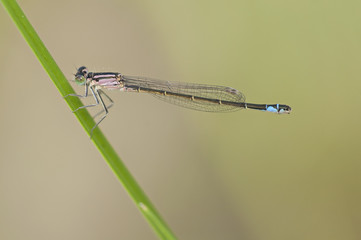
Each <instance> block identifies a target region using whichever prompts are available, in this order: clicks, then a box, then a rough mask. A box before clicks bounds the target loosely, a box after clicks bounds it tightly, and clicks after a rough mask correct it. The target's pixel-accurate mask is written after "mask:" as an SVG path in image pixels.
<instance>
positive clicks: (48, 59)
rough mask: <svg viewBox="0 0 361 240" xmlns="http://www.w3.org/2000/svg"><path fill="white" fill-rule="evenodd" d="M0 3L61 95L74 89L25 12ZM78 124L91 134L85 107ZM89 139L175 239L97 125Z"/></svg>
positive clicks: (159, 227) (74, 101)
mask: <svg viewBox="0 0 361 240" xmlns="http://www.w3.org/2000/svg"><path fill="white" fill-rule="evenodd" d="M1 2H2V4H3V6H4V7H5V9H6V10H7V12H8V13H9V15H10V16H11V18H12V19H13V21H14V22H15V24H16V26H17V28H18V29H19V31H20V32H21V34H22V35H23V37H24V38H25V40H26V41H27V43H28V44H29V46H30V47H31V49H32V50H33V52H34V53H35V55H36V57H37V58H38V60H39V61H40V63H41V64H42V65H43V67H44V69H45V70H46V72H47V73H48V75H49V77H50V78H51V79H52V81H53V83H54V84H55V86H56V87H57V88H58V90H59V92H60V93H61V95H62V96H66V95H67V94H70V93H74V90H73V88H72V87H71V85H70V84H69V82H68V80H67V79H66V78H65V76H64V74H63V73H62V72H61V71H60V69H59V67H58V65H57V64H56V62H55V61H54V59H53V57H52V56H51V55H50V53H49V51H48V50H47V49H46V47H45V45H44V44H43V42H42V41H41V40H40V38H39V36H38V35H37V33H36V32H35V30H34V28H33V27H32V26H31V24H30V22H29V21H28V19H27V18H26V16H25V14H24V13H23V11H22V10H21V8H20V6H19V5H18V4H17V2H16V1H15V0H1ZM64 99H65V101H66V102H67V103H68V105H69V107H70V109H71V110H72V111H74V110H75V109H77V108H78V107H80V106H82V103H81V101H80V100H79V99H78V98H76V97H67V98H64ZM75 116H76V117H77V118H78V120H79V122H80V124H81V125H82V126H83V128H84V129H85V131H86V132H87V133H88V135H90V131H91V129H92V127H93V126H94V124H95V122H94V120H93V119H92V117H91V116H90V114H89V112H88V111H87V110H86V109H82V110H79V111H76V112H75ZM92 141H93V143H94V144H95V146H96V147H97V149H98V150H99V152H100V153H101V155H102V156H103V157H104V159H105V160H106V162H107V163H108V165H109V166H110V168H111V169H112V170H113V172H114V173H115V175H116V176H117V177H118V179H119V181H120V182H121V183H122V184H123V186H124V187H125V189H126V190H127V192H128V194H129V195H130V196H131V198H132V199H133V201H134V202H135V204H136V205H137V207H138V209H139V210H140V211H141V212H142V214H143V215H144V217H145V218H146V219H147V220H148V223H149V224H150V225H151V226H152V227H153V229H154V231H155V232H156V233H157V235H158V236H159V237H160V238H161V239H176V238H175V236H174V235H173V233H172V231H171V229H170V228H169V227H168V226H167V224H166V223H165V222H164V220H163V219H162V218H161V216H160V215H159V214H158V212H157V211H156V209H155V207H154V206H153V204H152V203H151V202H150V200H149V199H148V197H147V196H146V195H145V193H144V192H143V190H142V189H141V188H140V186H139V185H138V183H137V182H136V181H135V179H134V178H133V176H132V175H131V174H130V172H129V171H128V170H127V168H126V167H125V165H124V164H123V162H122V161H121V159H120V158H119V156H118V155H117V154H116V152H115V151H114V149H113V147H112V146H111V145H110V143H109V142H108V140H107V139H106V138H105V136H104V135H103V133H102V132H101V131H100V130H99V128H96V129H95V130H94V132H93V136H92Z"/></svg>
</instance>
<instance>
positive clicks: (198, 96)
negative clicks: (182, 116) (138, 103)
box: [122, 76, 245, 112]
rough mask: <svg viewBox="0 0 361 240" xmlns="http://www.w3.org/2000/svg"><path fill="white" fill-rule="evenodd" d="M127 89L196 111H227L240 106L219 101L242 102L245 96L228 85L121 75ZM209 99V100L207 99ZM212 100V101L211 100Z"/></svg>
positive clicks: (237, 108)
mask: <svg viewBox="0 0 361 240" xmlns="http://www.w3.org/2000/svg"><path fill="white" fill-rule="evenodd" d="M122 77H123V78H122V79H123V80H124V87H126V88H127V89H130V90H133V91H138V90H141V92H147V93H149V94H151V95H153V96H154V97H157V98H159V99H161V100H163V101H166V102H169V103H172V104H175V105H178V106H181V107H185V108H190V109H193V110H198V111H205V112H229V111H235V110H239V109H242V107H241V106H234V105H227V104H220V103H219V101H221V102H222V101H223V102H232V103H235V105H237V103H240V104H241V103H244V102H245V96H244V95H243V94H242V93H241V92H239V91H238V90H236V89H234V88H230V87H223V86H214V85H206V84H195V83H184V82H170V81H162V80H157V79H151V78H143V77H131V76H122ZM207 99H208V100H211V101H207ZM212 100H214V101H212Z"/></svg>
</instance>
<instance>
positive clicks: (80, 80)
mask: <svg viewBox="0 0 361 240" xmlns="http://www.w3.org/2000/svg"><path fill="white" fill-rule="evenodd" d="M87 74H88V69H87V68H86V67H84V66H82V67H80V68H78V71H77V72H76V74H75V82H76V83H77V84H79V85H84V84H85V83H86V78H87Z"/></svg>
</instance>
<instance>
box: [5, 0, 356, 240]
mask: <svg viewBox="0 0 361 240" xmlns="http://www.w3.org/2000/svg"><path fill="white" fill-rule="evenodd" d="M19 4H20V5H21V6H22V7H23V10H24V11H25V13H26V15H27V16H28V18H29V20H30V21H31V23H32V24H33V26H34V27H35V28H36V30H37V32H38V33H39V35H40V37H41V38H42V40H43V41H44V43H45V45H46V46H47V47H48V49H49V51H50V52H51V53H52V54H53V57H54V58H55V60H56V61H57V63H58V64H59V66H60V67H61V69H62V70H63V71H64V73H65V74H66V75H67V77H69V79H70V78H71V77H72V74H73V73H74V72H75V70H76V67H79V66H82V65H86V66H88V68H89V69H90V70H92V71H103V70H109V71H120V72H122V73H124V74H128V75H140V76H148V77H154V78H159V79H165V80H173V81H188V82H196V83H209V84H218V85H225V86H231V87H234V88H237V89H239V90H241V91H242V92H243V93H244V94H245V95H246V96H247V100H248V101H249V102H254V103H284V104H289V105H290V106H291V107H292V108H293V112H292V114H290V115H287V116H283V115H282V116H279V115H275V114H268V113H262V112H257V111H251V110H244V111H239V112H235V113H228V114H211V113H203V112H196V111H191V110H187V109H182V108H179V107H176V106H172V105H170V104H167V103H164V102H162V101H159V100H157V99H155V98H152V97H151V96H147V95H141V94H132V93H119V92H117V91H113V92H110V93H109V94H110V95H111V97H112V98H113V99H114V100H115V102H116V105H115V106H114V107H113V108H112V109H111V112H110V115H109V117H108V118H107V119H106V120H105V121H104V122H103V123H102V124H101V128H102V130H103V131H104V133H105V134H106V136H107V137H108V138H109V140H110V141H111V142H112V143H113V145H114V147H115V149H116V150H117V152H118V153H119V154H120V156H121V157H122V159H123V161H124V162H125V163H126V165H127V166H128V168H129V170H130V171H131V172H132V173H133V174H134V176H135V178H136V179H137V180H138V182H139V184H140V185H141V186H142V187H143V189H144V191H145V192H146V193H147V194H148V196H149V197H150V198H151V200H152V202H153V203H154V205H155V206H156V207H157V209H158V210H159V212H160V213H161V215H162V216H163V217H164V219H165V220H166V221H167V222H168V224H169V225H170V227H171V228H172V229H173V231H174V232H175V234H176V235H177V236H178V237H179V239H244V240H251V239H252V240H254V239H257V240H258V239H262V240H263V239H267V240H273V239H274V240H276V239H277V240H280V239H318V240H320V239H328V240H332V239H361V231H360V224H361V207H360V202H361V190H360V187H361V174H360V171H361V163H360V158H361V147H360V145H361V143H360V135H361V127H360V117H361V104H360V103H361V102H360V99H361V98H360V97H361V91H360V90H361V81H360V80H361V67H360V66H361V57H360V56H361V45H360V43H361V27H360V22H361V17H360V16H361V15H360V14H359V9H360V7H361V2H360V1H344V2H341V1H335V0H331V1H282V0H275V1H266V0H263V1H256V2H254V1H191V0H185V1H159V0H155V1H65V0H64V1H45V0H37V1H36V0H34V1H25V0H22V1H19ZM0 29H1V33H0V35H1V38H0V54H1V58H0V89H1V94H0V107H1V124H0V132H1V135H0V239H109V240H110V239H157V237H156V236H155V235H154V233H153V231H152V230H151V229H150V227H149V226H148V225H147V223H146V221H145V220H144V219H143V217H142V216H141V214H140V213H139V212H138V210H137V208H136V207H135V205H134V204H133V202H132V201H131V200H130V198H129V196H128V195H127V194H126V192H125V191H124V189H123V187H122V186H121V185H120V184H119V182H118V181H117V179H116V178H115V177H114V176H113V173H112V172H111V170H110V169H109V167H108V166H107V165H106V163H105V161H104V160H103V159H102V158H101V156H100V155H99V153H98V152H97V151H96V149H95V147H94V146H93V145H92V143H91V141H90V140H89V139H88V137H87V136H86V134H85V132H84V130H83V129H82V128H81V126H80V124H79V123H78V122H77V120H76V118H75V117H74V116H73V114H72V113H71V111H70V110H69V108H68V107H67V105H66V104H65V102H64V100H63V99H62V97H61V96H60V94H59V93H58V91H57V90H56V88H55V87H54V85H53V84H52V82H51V81H50V79H49V77H48V76H47V75H46V73H45V71H44V69H43V68H42V67H41V65H40V64H39V62H38V61H37V59H36V58H35V56H34V54H33V53H32V52H31V50H30V48H29V47H28V46H27V44H26V42H25V41H24V39H23V38H22V37H21V35H20V34H19V32H18V31H17V29H16V28H15V26H14V24H13V23H12V22H11V20H10V18H9V16H8V15H7V13H6V12H5V10H4V9H3V8H2V7H1V8H0ZM74 88H75V89H76V90H77V91H78V92H82V91H83V88H81V87H77V86H74Z"/></svg>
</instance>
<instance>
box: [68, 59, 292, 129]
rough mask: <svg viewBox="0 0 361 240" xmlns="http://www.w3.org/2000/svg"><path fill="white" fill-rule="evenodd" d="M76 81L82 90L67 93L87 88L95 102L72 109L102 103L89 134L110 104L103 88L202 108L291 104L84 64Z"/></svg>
mask: <svg viewBox="0 0 361 240" xmlns="http://www.w3.org/2000/svg"><path fill="white" fill-rule="evenodd" d="M75 82H76V83H77V84H78V85H84V86H85V94H84V95H77V94H69V95H67V96H76V97H87V96H88V93H89V89H90V92H91V94H92V95H93V97H94V99H95V104H91V105H87V106H82V107H79V108H78V109H76V110H75V111H77V110H79V109H82V108H86V107H94V106H97V105H99V104H101V105H102V107H103V111H104V115H103V116H102V117H101V118H100V120H99V121H98V122H97V123H96V124H95V126H94V127H93V128H92V130H91V134H92V132H93V130H94V129H95V128H96V127H97V126H98V125H99V124H100V122H101V121H103V120H104V118H105V117H106V116H107V115H108V108H109V107H110V106H111V105H112V104H113V100H112V99H111V98H110V97H109V96H108V95H107V94H106V93H105V92H104V91H103V90H102V89H103V88H104V89H119V90H120V91H124V92H142V93H143V92H144V93H149V94H151V95H153V96H155V97H157V98H159V99H161V100H164V101H166V102H169V103H172V104H175V105H179V106H182V107H185V108H190V109H194V110H198V111H205V112H230V111H235V110H239V109H244V108H245V109H255V110H260V111H266V112H273V113H279V114H283V113H290V112H291V107H290V106H288V105H284V104H254V103H246V102H245V99H246V98H245V96H244V95H243V94H242V93H241V92H240V91H238V90H236V89H234V88H231V87H222V86H214V85H206V84H195V83H185V82H170V81H162V80H156V79H152V78H144V77H131V76H126V75H123V74H120V73H117V72H88V69H87V68H86V67H84V66H83V67H80V68H79V69H78V71H77V73H76V74H75ZM102 95H104V96H105V97H106V98H107V99H108V100H109V101H110V103H111V104H110V105H109V106H106V105H105V103H104V101H103V98H102Z"/></svg>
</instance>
